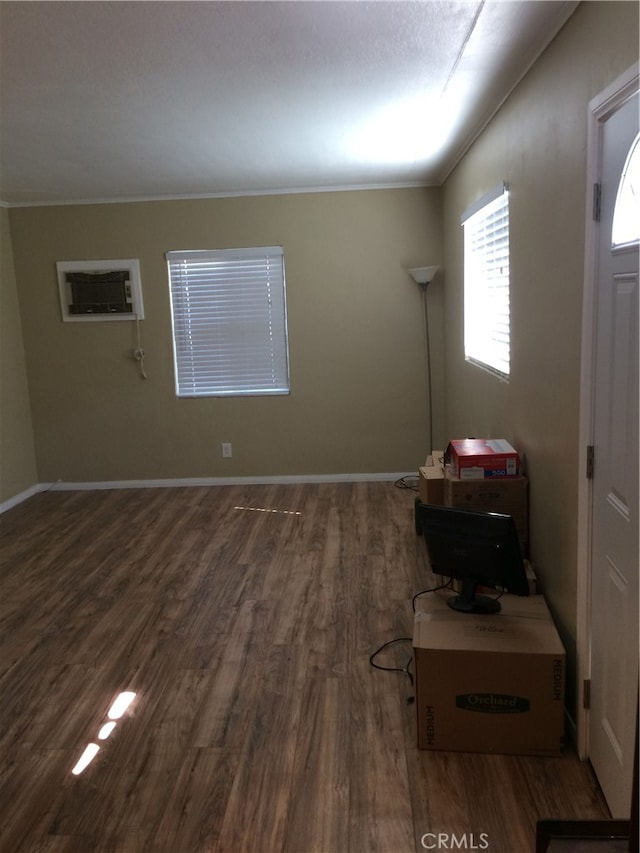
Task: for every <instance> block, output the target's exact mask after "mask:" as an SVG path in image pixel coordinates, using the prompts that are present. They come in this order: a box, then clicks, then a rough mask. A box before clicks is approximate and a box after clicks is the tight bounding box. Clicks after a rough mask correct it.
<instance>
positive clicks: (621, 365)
mask: <svg viewBox="0 0 640 853" xmlns="http://www.w3.org/2000/svg"><path fill="white" fill-rule="evenodd" d="M638 100H639V99H638V93H637V91H636V92H635V94H633V95H632V96H631V97H629V98H627V100H626V101H625V102H624V103H623V104H622V105H620V106H619V108H618V109H616V110H615V111H614V112H612V113H611V115H609V116H608V117H607V118H606V120H605V121H603V123H602V130H601V134H602V135H601V167H600V174H601V180H600V187H601V190H600V196H601V206H600V224H599V229H598V263H597V295H596V300H597V302H596V314H595V321H596V332H595V382H594V410H593V447H594V467H593V489H592V500H593V505H592V543H591V546H592V562H591V608H590V618H591V709H590V716H589V741H590V750H589V752H590V758H591V763H592V765H593V767H594V770H595V771H596V774H597V776H598V780H599V782H600V784H601V787H602V789H603V792H604V794H605V797H606V799H607V802H608V804H609V808H610V809H611V812H612V814H613V816H614V817H629V813H630V808H631V789H632V777H633V757H634V746H635V724H636V713H637V702H638V574H639V569H638V562H639V550H638V513H639V508H638V479H639V459H638V312H639V306H638V254H639V248H640V134H639V133H638V128H639V107H638Z"/></svg>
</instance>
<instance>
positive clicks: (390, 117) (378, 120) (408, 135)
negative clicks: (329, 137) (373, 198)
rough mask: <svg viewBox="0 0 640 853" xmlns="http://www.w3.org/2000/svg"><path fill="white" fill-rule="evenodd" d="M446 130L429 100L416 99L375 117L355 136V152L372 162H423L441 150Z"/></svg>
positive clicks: (396, 105) (395, 105) (390, 106)
mask: <svg viewBox="0 0 640 853" xmlns="http://www.w3.org/2000/svg"><path fill="white" fill-rule="evenodd" d="M445 133H446V128H443V127H442V124H441V123H440V122H439V121H438V120H437V115H434V109H433V105H430V104H429V101H428V99H426V98H424V97H422V98H413V99H410V100H405V101H400V102H397V103H395V104H390V105H389V106H388V107H386V108H385V109H383V110H381V111H380V112H379V113H377V114H376V115H374V116H372V117H371V118H370V119H369V120H368V121H367V122H366V123H365V124H364V125H363V126H362V128H361V129H360V131H359V132H358V134H357V135H356V137H355V138H354V140H353V143H352V148H353V154H354V156H355V157H357V159H359V160H365V161H368V162H372V163H389V164H393V163H412V162H416V161H424V160H425V159H427V158H429V157H431V156H433V155H434V154H436V153H437V152H438V151H439V150H440V148H441V147H442V145H443V144H444V141H445Z"/></svg>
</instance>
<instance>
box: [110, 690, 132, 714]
mask: <svg viewBox="0 0 640 853" xmlns="http://www.w3.org/2000/svg"><path fill="white" fill-rule="evenodd" d="M135 696H136V694H135V693H131V692H130V691H125V692H124V693H120V695H119V696H118V697H117V699H116V700H115V702H114V703H113V705H112V706H111V707H110V708H109V713H108V715H107V716H108V717H109V719H110V720H119V719H120V717H121V716H122V715H123V714H124V712H125V711H126V710H127V708H128V707H129V705H130V704H131V703H132V702H133V700H134V699H135Z"/></svg>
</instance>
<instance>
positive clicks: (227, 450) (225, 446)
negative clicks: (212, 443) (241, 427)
mask: <svg viewBox="0 0 640 853" xmlns="http://www.w3.org/2000/svg"><path fill="white" fill-rule="evenodd" d="M222 455H223V457H224V458H225V459H231V457H232V456H233V447H232V446H231V442H230V441H223V442H222Z"/></svg>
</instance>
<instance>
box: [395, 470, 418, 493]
mask: <svg viewBox="0 0 640 853" xmlns="http://www.w3.org/2000/svg"><path fill="white" fill-rule="evenodd" d="M409 481H413V483H415V485H412V484H411V483H410V482H409ZM394 486H395V487H396V489H411V491H412V492H417V491H418V478H417V476H414V475H413V474H405V476H404V477H400V479H399V480H396V481H395V483H394Z"/></svg>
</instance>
